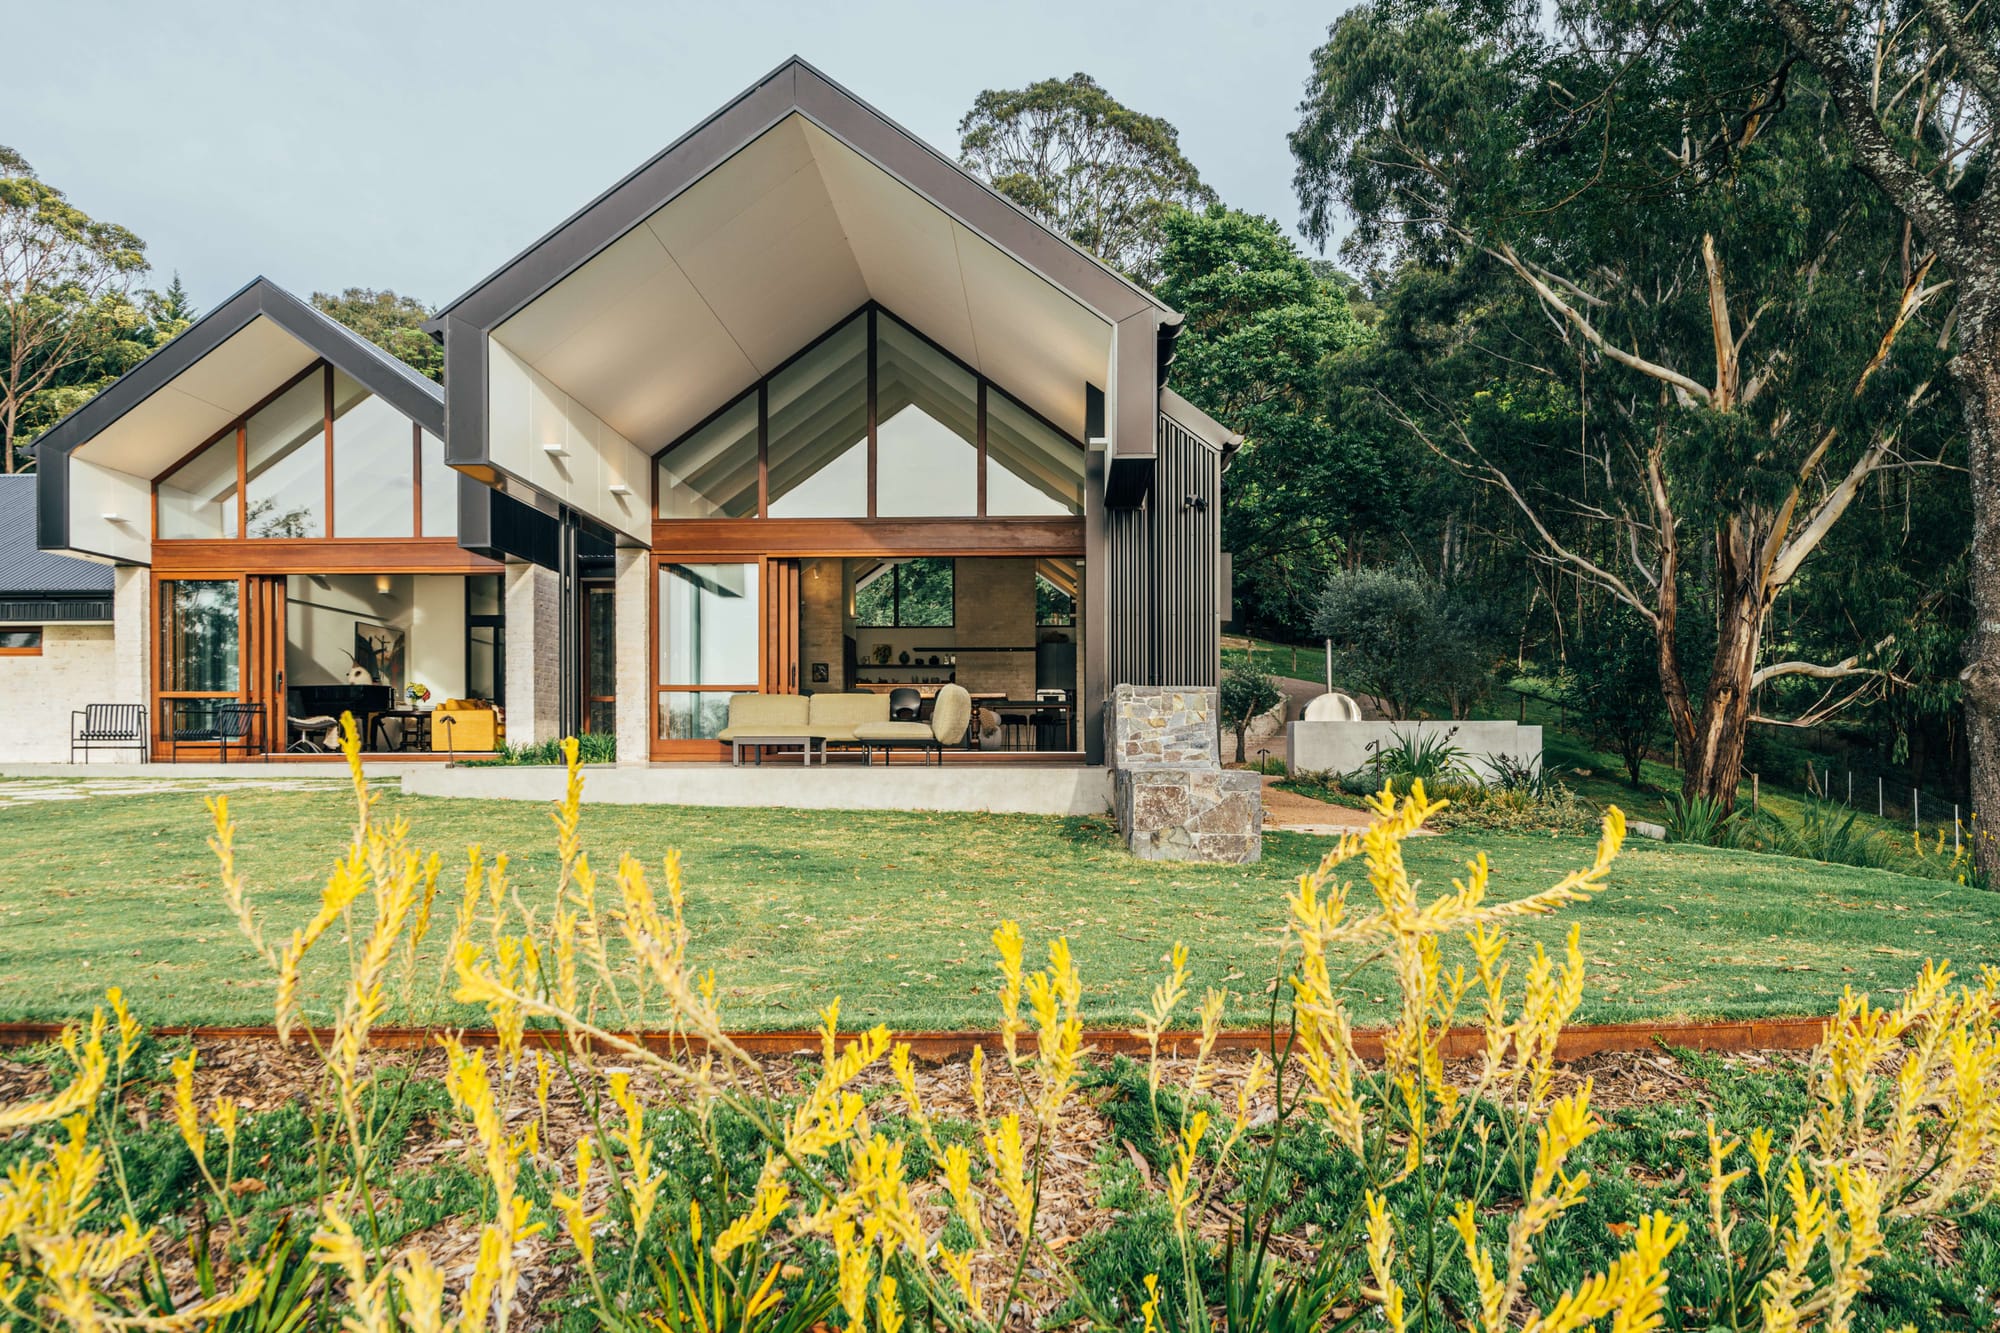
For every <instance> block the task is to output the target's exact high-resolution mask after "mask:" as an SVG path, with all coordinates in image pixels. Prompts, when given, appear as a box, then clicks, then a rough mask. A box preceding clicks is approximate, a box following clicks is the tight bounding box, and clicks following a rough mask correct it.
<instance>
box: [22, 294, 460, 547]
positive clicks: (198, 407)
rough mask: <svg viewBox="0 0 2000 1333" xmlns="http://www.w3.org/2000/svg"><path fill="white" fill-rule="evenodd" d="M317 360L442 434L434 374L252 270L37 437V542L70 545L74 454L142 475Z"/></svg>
mask: <svg viewBox="0 0 2000 1333" xmlns="http://www.w3.org/2000/svg"><path fill="white" fill-rule="evenodd" d="M320 359H324V360H326V361H328V362H330V363H332V364H333V365H334V366H335V367H336V368H338V369H339V370H341V371H343V372H345V373H346V374H348V375H350V376H352V377H353V378H354V379H355V380H357V381H359V382H360V383H361V384H362V385H363V387H365V388H367V389H368V390H369V391H370V392H371V393H374V394H376V395H377V396H379V397H381V398H382V399H383V400H384V401H386V402H387V403H389V404H390V406H392V407H394V408H395V409H396V410H397V411H399V412H401V413H403V415H405V416H407V417H409V418H410V419H411V420H413V421H415V422H416V423H417V424H418V425H420V426H422V427H423V428H424V429H425V430H428V431H430V432H431V433H432V434H433V435H439V436H442V435H443V434H444V391H443V389H442V388H441V387H440V386H439V385H438V384H436V383H435V382H434V381H432V380H430V379H428V378H426V377H425V376H423V375H421V374H419V373H418V372H417V371H416V370H415V369H413V368H411V367H410V366H408V365H406V364H405V363H404V362H402V361H399V360H397V359H396V358H395V357H393V356H391V355H389V353H387V352H385V351H383V350H382V349H381V348H379V347H377V346H375V344H373V343H371V342H369V341H368V340H367V339H366V338H363V337H361V336H360V335H359V334H357V333H355V332H354V331H353V330H351V329H349V328H347V327H346V326H344V325H342V324H340V323H339V322H338V321H336V320H333V319H330V318H328V317H327V316H326V315H323V314H321V313H320V312H319V311H318V310H316V309H314V308H313V307H312V306H311V305H310V304H308V303H307V302H304V301H301V300H299V298H298V297H296V296H293V295H292V294H291V293H290V292H288V291H286V290H285V289H284V288H282V287H280V286H278V284H276V283H275V282H272V281H271V280H270V279H269V278H263V277H259V278H253V279H252V280H251V281H250V282H249V283H247V284H245V285H244V286H243V287H242V288H240V289H238V290H237V291H236V292H235V293H233V294H232V295H230V296H229V297H228V298H226V299H225V300H224V301H223V302H222V303H221V304H219V305H218V306H216V307H215V309H213V310H211V311H209V312H208V313H207V314H206V315H203V316H202V317H201V318H200V319H198V320H196V321H195V322H194V323H193V324H190V325H189V326H188V327H187V328H186V329H184V330H183V331H182V332H181V333H180V334H179V335H178V336H176V337H175V338H174V339H173V340H172V341H170V342H168V343H167V344H166V345H165V346H163V347H161V348H160V349H159V350H157V351H155V352H154V353H153V354H152V355H151V356H149V357H147V358H146V359H145V360H144V361H141V362H140V363H139V364H138V365H136V366H134V367H132V369H130V370H128V371H126V372H125V373H124V374H123V375H120V376H119V377H118V378H117V379H116V380H113V381H112V382H111V384H110V385H108V386H107V387H106V388H105V389H104V391H103V392H102V393H100V394H98V395H97V396H96V397H95V398H92V399H91V400H90V401H89V402H87V403H85V404H83V405H82V406H81V407H79V408H77V409H76V410H75V411H73V412H71V413H70V414H69V415H68V416H66V417H64V418H63V419H62V420H60V421H58V422H56V424H55V425H53V426H51V427H49V428H48V429H47V430H46V431H44V432H42V434H41V436H40V437H39V438H38V439H37V440H36V441H35V442H34V445H33V448H34V450H35V459H36V465H37V468H38V470H39V472H40V474H41V478H42V481H41V485H40V487H39V499H38V504H37V510H36V512H37V537H38V540H39V543H40V545H41V546H42V548H43V549H45V550H66V549H73V543H72V542H71V540H70V538H71V533H70V530H69V529H70V523H69V509H70V505H69V481H70V461H71V455H73V454H77V455H78V456H79V457H82V458H88V459H89V461H92V462H95V463H99V464H102V465H103V466H106V467H109V468H111V469H113V470H115V471H119V472H124V473H128V474H130V475H132V476H135V477H143V478H146V479H150V478H151V477H153V476H155V475H157V474H158V473H159V472H160V471H162V470H164V469H165V468H166V467H167V466H168V465H170V464H171V463H172V462H173V461H174V460H175V459H176V458H178V457H180V456H181V455H182V454H183V453H185V452H186V451H187V449H188V447H189V445H190V444H191V443H193V442H198V441H199V440H200V439H203V438H206V437H207V436H209V435H211V434H213V433H214V432H215V431H216V430H219V429H221V428H222V427H223V426H226V425H227V424H228V423H229V422H230V421H232V420H234V419H235V418H236V417H238V416H240V415H242V414H243V412H245V411H247V410H248V409H249V408H250V407H251V406H252V405H254V404H255V403H256V402H258V401H259V400H260V399H262V398H263V397H264V396H265V395H266V394H268V393H269V392H270V391H271V390H272V389H274V388H276V387H277V386H278V385H279V384H281V383H282V382H283V381H284V379H285V378H286V377H287V376H289V375H290V374H293V373H296V372H297V371H300V370H303V369H304V368H305V367H306V366H308V365H310V364H311V363H312V362H313V361H315V360H320ZM79 450H81V451H83V452H82V453H81V454H79V453H78V451H79ZM93 554H95V552H93Z"/></svg>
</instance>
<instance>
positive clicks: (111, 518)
mask: <svg viewBox="0 0 2000 1333" xmlns="http://www.w3.org/2000/svg"><path fill="white" fill-rule="evenodd" d="M98 517H99V518H101V519H103V520H104V521H105V522H106V523H130V522H131V521H132V520H131V519H129V518H126V517H125V515H123V514H99V515H98Z"/></svg>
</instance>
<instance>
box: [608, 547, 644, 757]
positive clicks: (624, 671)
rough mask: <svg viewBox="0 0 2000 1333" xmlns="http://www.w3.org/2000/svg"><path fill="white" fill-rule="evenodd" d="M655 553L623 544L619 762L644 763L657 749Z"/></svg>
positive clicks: (620, 565) (616, 647)
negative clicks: (652, 662)
mask: <svg viewBox="0 0 2000 1333" xmlns="http://www.w3.org/2000/svg"><path fill="white" fill-rule="evenodd" d="M652 569H653V561H652V553H651V552H650V551H646V550H642V549H640V548H638V547H626V546H621V547H619V548H618V582H617V585H616V590H615V591H614V592H613V593H612V596H613V598H615V599H616V602H617V609H616V611H615V613H614V614H615V616H616V618H617V627H618V640H617V643H616V644H615V645H613V651H615V652H616V653H617V666H616V668H615V671H616V675H617V688H618V704H617V708H618V762H619V763H620V764H621V765H625V766H628V767H629V766H633V765H641V766H643V765H644V764H645V763H646V761H647V759H648V758H649V757H650V756H651V753H652V740H651V727H652V721H651V715H650V713H649V711H648V705H649V704H650V702H651V700H652V693H653V691H652V683H651V682H650V681H649V680H647V678H646V677H647V673H648V672H649V670H650V667H649V665H648V656H649V654H648V652H647V648H648V645H649V644H650V643H651V637H650V636H651V634H652V628H651V627H652V623H653V618H652V614H651V613H652V588H653V584H652V578H653V575H652Z"/></svg>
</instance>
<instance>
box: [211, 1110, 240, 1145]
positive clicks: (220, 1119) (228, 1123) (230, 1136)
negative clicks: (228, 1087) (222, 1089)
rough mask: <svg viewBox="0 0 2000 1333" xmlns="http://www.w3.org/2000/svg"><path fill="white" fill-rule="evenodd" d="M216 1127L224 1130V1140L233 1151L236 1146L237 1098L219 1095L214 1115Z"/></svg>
mask: <svg viewBox="0 0 2000 1333" xmlns="http://www.w3.org/2000/svg"><path fill="white" fill-rule="evenodd" d="M212 1118H213V1119H214V1121H215V1127H216V1129H218V1130H220V1131H221V1132H222V1141H223V1143H224V1144H226V1145H227V1146H228V1147H229V1148H230V1150H231V1151H234V1150H235V1148H236V1099H235V1098H233V1097H217V1098H216V1099H215V1110H214V1112H213V1117H212Z"/></svg>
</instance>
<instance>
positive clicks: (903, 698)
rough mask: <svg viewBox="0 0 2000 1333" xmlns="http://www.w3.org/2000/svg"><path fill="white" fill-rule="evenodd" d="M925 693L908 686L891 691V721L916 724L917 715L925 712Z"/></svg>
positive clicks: (899, 686) (901, 686)
mask: <svg viewBox="0 0 2000 1333" xmlns="http://www.w3.org/2000/svg"><path fill="white" fill-rule="evenodd" d="M923 707H924V693H923V691H922V690H915V689H911V688H910V687H909V686H908V685H898V686H897V687H896V688H895V689H893V690H890V691H889V720H890V721H892V722H915V721H916V720H917V714H918V713H920V712H922V711H923Z"/></svg>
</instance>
